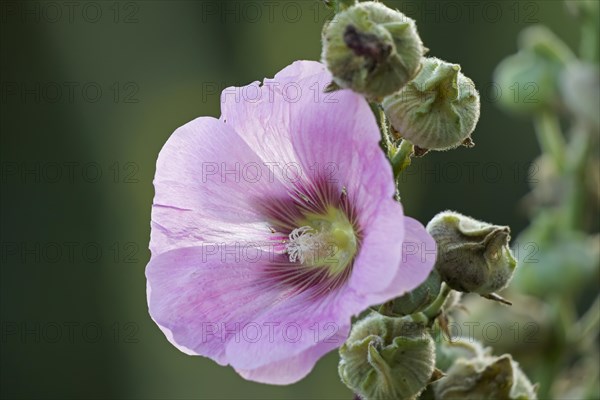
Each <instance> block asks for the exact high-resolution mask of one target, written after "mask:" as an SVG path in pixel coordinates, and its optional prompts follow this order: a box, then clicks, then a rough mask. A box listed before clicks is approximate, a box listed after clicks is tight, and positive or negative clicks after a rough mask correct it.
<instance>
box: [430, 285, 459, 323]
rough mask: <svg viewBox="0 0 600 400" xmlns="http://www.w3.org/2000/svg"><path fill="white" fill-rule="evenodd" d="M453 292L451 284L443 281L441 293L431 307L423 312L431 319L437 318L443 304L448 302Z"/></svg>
mask: <svg viewBox="0 0 600 400" xmlns="http://www.w3.org/2000/svg"><path fill="white" fill-rule="evenodd" d="M450 292H452V289H451V288H450V286H448V285H446V283H442V288H441V289H440V294H439V295H438V297H437V298H436V299H435V301H434V302H433V303H431V305H430V306H429V307H427V308H426V309H425V310H424V311H423V314H424V315H425V316H426V317H427V319H428V320H429V321H431V320H433V319H435V318H436V317H437V316H438V315H440V311H441V309H442V306H443V305H444V303H445V302H446V299H447V298H448V295H449V294H450Z"/></svg>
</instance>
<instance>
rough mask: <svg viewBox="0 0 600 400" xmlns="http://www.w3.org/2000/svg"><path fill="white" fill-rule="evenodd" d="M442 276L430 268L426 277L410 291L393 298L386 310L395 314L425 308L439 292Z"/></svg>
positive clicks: (411, 312) (410, 312) (418, 310)
mask: <svg viewBox="0 0 600 400" xmlns="http://www.w3.org/2000/svg"><path fill="white" fill-rule="evenodd" d="M441 287H442V278H441V277H440V274H439V272H437V270H435V269H434V270H432V271H431V273H430V274H429V276H428V277H427V279H426V280H425V281H424V282H423V283H421V284H420V285H419V286H417V287H416V288H415V289H413V290H412V291H410V292H407V293H405V294H403V295H402V296H400V297H397V298H395V299H394V300H393V301H392V302H391V303H390V307H389V308H388V310H389V311H390V312H391V313H392V314H395V315H410V314H414V313H417V312H420V311H423V310H424V309H426V308H427V306H429V305H430V304H431V303H433V301H434V300H435V299H436V298H437V296H438V294H440V289H441Z"/></svg>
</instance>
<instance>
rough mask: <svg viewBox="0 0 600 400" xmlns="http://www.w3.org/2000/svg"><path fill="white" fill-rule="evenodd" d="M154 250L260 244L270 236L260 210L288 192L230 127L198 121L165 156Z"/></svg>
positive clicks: (158, 179) (180, 132) (175, 137)
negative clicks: (243, 242)
mask: <svg viewBox="0 0 600 400" xmlns="http://www.w3.org/2000/svg"><path fill="white" fill-rule="evenodd" d="M154 185H155V188H156V195H155V197H154V204H153V206H152V228H153V229H152V237H151V242H150V249H151V250H152V252H153V253H162V252H165V251H168V250H171V249H174V248H178V247H188V246H195V245H198V244H200V243H202V242H225V243H233V242H235V241H236V240H258V239H260V238H261V237H266V236H267V235H268V233H269V229H268V226H267V224H266V221H265V219H264V216H263V215H261V213H260V212H259V207H258V206H257V205H258V204H260V203H261V202H262V200H263V199H264V198H266V197H276V196H285V195H286V189H285V188H284V186H283V185H282V184H281V182H279V181H278V180H277V179H276V178H275V177H274V175H273V174H272V173H271V172H270V171H269V168H268V166H265V165H264V163H263V162H262V161H261V159H260V158H258V156H257V155H256V154H255V153H254V152H253V150H252V149H251V148H250V147H248V145H247V144H246V143H245V142H244V141H243V140H242V139H240V136H239V135H238V134H237V133H236V132H235V131H234V130H233V129H232V128H230V127H229V126H227V125H226V124H224V123H223V122H222V121H220V120H217V119H215V118H210V117H203V118H198V119H195V120H193V121H191V122H189V123H187V124H185V125H184V126H182V127H181V128H179V129H177V130H176V131H175V132H174V133H173V134H172V135H171V137H170V138H169V140H168V141H167V143H166V144H165V146H164V147H163V149H162V150H161V152H160V155H159V157H158V161H157V165H156V176H155V178H154Z"/></svg>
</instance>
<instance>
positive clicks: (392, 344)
mask: <svg viewBox="0 0 600 400" xmlns="http://www.w3.org/2000/svg"><path fill="white" fill-rule="evenodd" d="M434 351H435V346H434V343H433V339H432V338H431V336H430V335H429V333H427V331H426V329H425V327H424V326H423V325H420V324H416V323H414V322H412V321H410V320H405V319H401V318H390V317H386V316H383V315H381V314H378V313H371V314H370V315H369V316H367V317H366V318H364V319H363V320H361V321H358V322H357V323H356V324H355V325H354V326H353V327H352V332H351V333H350V337H349V338H348V340H347V341H346V343H345V344H344V345H343V346H342V347H341V348H340V364H339V368H338V371H339V374H340V377H341V378H342V381H343V382H344V383H345V384H346V385H347V386H348V387H349V388H350V389H352V390H353V391H354V392H355V393H358V394H359V395H360V396H361V397H362V398H364V399H365V400H371V399H409V398H414V397H415V396H417V395H418V394H419V393H421V392H422V391H423V389H425V387H426V386H427V384H428V383H429V381H430V379H431V377H432V375H433V372H434V369H435V353H434Z"/></svg>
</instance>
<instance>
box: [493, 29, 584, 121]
mask: <svg viewBox="0 0 600 400" xmlns="http://www.w3.org/2000/svg"><path fill="white" fill-rule="evenodd" d="M519 49H520V50H519V52H518V53H516V54H514V55H511V56H509V57H507V58H505V59H504V60H503V61H502V62H500V64H498V66H497V67H496V71H495V72H494V81H495V82H496V83H497V84H498V85H499V92H500V94H501V95H500V96H499V100H500V105H501V106H503V107H504V108H505V109H507V110H508V111H513V112H518V113H526V114H530V113H535V112H538V111H540V110H543V109H553V108H555V107H557V105H558V104H559V100H560V99H559V96H558V82H559V78H560V73H561V71H562V70H563V69H564V67H565V65H566V64H567V63H568V62H569V61H570V60H572V59H573V58H574V56H573V54H572V52H571V50H570V49H569V48H568V47H567V45H565V44H564V43H563V42H562V41H561V40H560V39H559V38H558V37H557V36H556V35H554V33H552V32H551V31H550V30H549V29H548V28H546V27H544V26H541V25H538V26H532V27H529V28H527V29H524V30H523V31H522V32H521V34H520V35H519Z"/></svg>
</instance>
